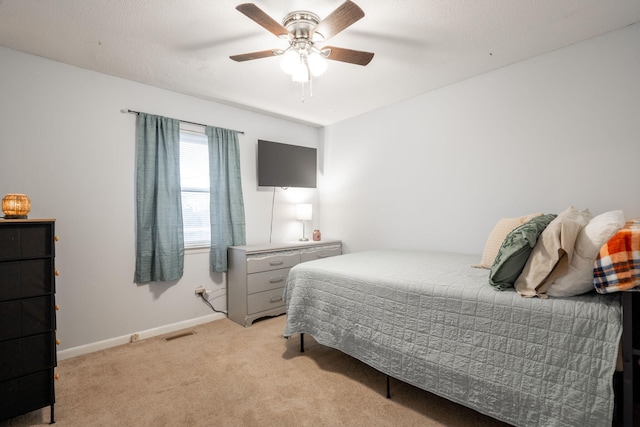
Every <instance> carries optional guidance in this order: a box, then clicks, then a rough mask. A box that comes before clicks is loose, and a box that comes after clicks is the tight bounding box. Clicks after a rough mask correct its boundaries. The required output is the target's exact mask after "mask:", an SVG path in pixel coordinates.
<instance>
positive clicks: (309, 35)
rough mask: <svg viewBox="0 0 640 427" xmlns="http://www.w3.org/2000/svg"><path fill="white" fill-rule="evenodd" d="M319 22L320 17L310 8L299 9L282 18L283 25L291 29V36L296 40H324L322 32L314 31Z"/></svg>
mask: <svg viewBox="0 0 640 427" xmlns="http://www.w3.org/2000/svg"><path fill="white" fill-rule="evenodd" d="M319 22H320V18H319V17H318V15H316V14H315V13H313V12H309V11H308V10H297V11H295V12H291V13H289V14H287V16H285V17H284V19H283V20H282V25H283V26H284V27H285V28H286V29H287V30H288V31H289V33H290V36H289V37H292V38H293V39H294V40H299V39H303V40H308V41H310V42H316V41H321V40H324V36H323V35H322V34H320V33H314V32H313V29H314V28H315V27H316V26H317V25H318V23H319Z"/></svg>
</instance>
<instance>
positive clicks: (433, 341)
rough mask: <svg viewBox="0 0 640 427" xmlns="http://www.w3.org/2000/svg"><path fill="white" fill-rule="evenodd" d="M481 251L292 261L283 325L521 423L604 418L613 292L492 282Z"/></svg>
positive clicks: (614, 318) (616, 336) (615, 337)
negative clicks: (525, 290) (529, 293)
mask: <svg viewBox="0 0 640 427" xmlns="http://www.w3.org/2000/svg"><path fill="white" fill-rule="evenodd" d="M478 259H479V257H478V256H474V255H463V254H451V253H437V252H413V251H368V252H359V253H352V254H347V255H342V256H338V257H331V258H325V259H321V260H317V261H312V262H308V263H303V264H299V265H297V266H295V267H294V268H293V269H292V270H291V272H290V273H289V276H288V279H287V283H286V286H285V290H284V299H285V303H286V308H287V323H286V326H285V331H284V335H285V336H286V337H288V336H291V335H293V334H299V333H306V334H310V335H312V336H313V337H314V338H315V340H316V341H317V342H319V343H320V344H323V345H326V346H329V347H333V348H336V349H338V350H341V351H343V352H344V353H346V354H349V355H351V356H352V357H355V358H357V359H359V360H361V361H362V362H364V363H366V364H368V365H370V366H371V367H373V368H375V369H377V370H379V371H381V372H383V373H385V374H388V375H390V376H392V377H394V378H397V379H400V380H402V381H405V382H407V383H409V384H413V385H415V386H417V387H419V388H422V389H424V390H427V391H430V392H432V393H435V394H437V395H440V396H442V397H445V398H447V399H449V400H452V401H454V402H458V403H461V404H463V405H466V406H468V407H471V408H473V409H475V410H477V411H479V412H482V413H484V414H487V415H490V416H492V417H494V418H496V419H499V420H502V421H505V422H507V423H510V424H513V425H516V426H527V427H529V426H581V427H585V426H607V425H611V422H612V414H613V407H614V391H613V386H612V377H613V373H614V370H615V365H616V357H617V351H618V344H619V341H620V337H621V333H622V324H621V307H620V299H619V297H618V296H617V295H600V294H597V293H595V292H594V293H590V294H585V295H581V296H579V297H571V298H548V299H538V298H523V297H521V296H519V295H518V294H517V293H516V292H515V291H514V290H513V289H510V290H506V291H496V290H495V289H493V288H492V287H491V286H489V284H488V273H489V271H488V270H486V269H478V268H472V267H471V265H473V264H476V263H477V260H478Z"/></svg>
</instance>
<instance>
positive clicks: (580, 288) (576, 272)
mask: <svg viewBox="0 0 640 427" xmlns="http://www.w3.org/2000/svg"><path fill="white" fill-rule="evenodd" d="M624 222H625V221H624V213H623V212H622V211H620V210H618V211H609V212H605V213H603V214H600V215H598V216H596V217H595V218H593V219H592V220H591V221H589V223H588V224H587V225H586V226H585V227H584V228H583V229H582V230H581V231H580V234H578V238H577V239H576V244H575V247H574V250H573V258H572V259H571V262H570V263H569V271H568V272H567V274H565V275H563V276H560V277H558V278H557V279H556V280H555V281H554V282H553V283H552V284H551V286H550V287H549V289H548V290H547V294H548V295H551V296H554V297H570V296H574V295H580V294H584V293H586V292H589V291H593V289H594V288H593V263H594V262H595V260H596V258H597V257H598V252H599V251H600V248H601V247H602V246H603V245H604V244H605V243H607V242H608V241H609V239H611V238H612V237H613V236H614V235H615V234H616V233H617V232H618V231H619V230H620V229H621V228H622V227H624Z"/></svg>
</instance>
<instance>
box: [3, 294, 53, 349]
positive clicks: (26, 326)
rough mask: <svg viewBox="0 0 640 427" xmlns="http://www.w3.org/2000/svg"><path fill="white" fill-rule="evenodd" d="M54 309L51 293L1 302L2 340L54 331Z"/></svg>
mask: <svg viewBox="0 0 640 427" xmlns="http://www.w3.org/2000/svg"><path fill="white" fill-rule="evenodd" d="M52 310H53V304H52V297H51V296H50V295H47V296H43V297H36V298H25V299H22V300H14V301H5V302H0V341H1V340H9V339H13V338H18V337H22V336H25V335H34V334H40V333H43V332H48V331H52V330H53V316H54V315H53V313H52ZM1 354H2V353H1V352H0V355H1Z"/></svg>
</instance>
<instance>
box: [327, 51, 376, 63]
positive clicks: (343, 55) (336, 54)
mask: <svg viewBox="0 0 640 427" xmlns="http://www.w3.org/2000/svg"><path fill="white" fill-rule="evenodd" d="M327 49H329V50H331V52H330V53H329V55H328V56H327V59H331V60H333V61H342V62H348V63H349V64H356V65H367V64H368V63H369V62H371V60H372V59H373V55H374V54H373V53H371V52H363V51H361V50H352V49H345V48H342V47H333V46H325V47H323V48H322V51H325V50H327Z"/></svg>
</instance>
